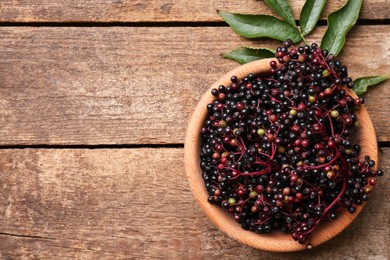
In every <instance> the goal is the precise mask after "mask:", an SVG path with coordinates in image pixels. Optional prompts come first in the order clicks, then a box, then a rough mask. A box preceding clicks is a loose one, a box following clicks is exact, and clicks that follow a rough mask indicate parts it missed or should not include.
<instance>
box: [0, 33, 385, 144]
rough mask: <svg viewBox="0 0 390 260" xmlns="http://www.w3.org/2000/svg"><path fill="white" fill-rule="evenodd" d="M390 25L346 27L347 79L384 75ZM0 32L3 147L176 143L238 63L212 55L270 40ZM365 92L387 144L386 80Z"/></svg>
mask: <svg viewBox="0 0 390 260" xmlns="http://www.w3.org/2000/svg"><path fill="white" fill-rule="evenodd" d="M387 30H388V27H387V26H358V27H356V28H355V29H353V30H352V31H351V32H350V34H349V36H348V37H349V38H348V43H347V45H346V47H345V51H344V52H343V53H342V55H341V59H342V60H344V61H345V63H346V65H348V66H349V70H350V74H351V75H352V76H353V77H357V76H363V75H364V76H368V75H383V74H387V75H389V73H390V72H389V61H390V51H389V45H386V44H383V43H385V42H390V34H389V33H388V32H387ZM323 32H324V28H319V29H317V30H316V32H315V34H314V36H313V38H312V39H313V40H318V38H320V37H321V35H322V34H323ZM0 35H2V37H1V38H0V60H1V62H0V124H1V128H0V145H13V144H18V145H22V144H61V145H62V144H66V145H67V144H74V145H78V144H161V143H183V139H184V134H185V130H186V127H187V123H188V119H189V117H190V115H191V113H192V110H193V107H194V106H195V104H196V102H197V100H198V99H199V97H200V96H201V95H202V94H203V92H204V91H206V89H207V88H208V87H209V86H210V85H211V84H212V83H213V82H214V81H215V80H216V79H218V78H219V77H220V76H222V75H223V74H225V73H226V72H227V71H230V70H231V69H232V68H234V67H236V66H238V64H237V63H236V62H233V61H230V60H226V59H223V58H222V57H221V56H219V53H221V52H227V51H229V50H231V49H233V48H236V47H237V46H239V45H243V44H245V45H257V46H258V45H260V44H261V45H265V46H276V45H277V43H276V42H273V41H268V40H261V41H251V42H250V41H247V40H245V39H243V38H241V37H239V36H237V35H235V34H234V33H233V32H232V31H231V30H230V29H229V28H225V27H131V28H126V27H101V28H94V27H81V28H80V27H50V28H46V27H2V28H0ZM378 39H381V40H378ZM366 97H367V99H366V101H367V102H366V105H367V109H368V111H369V113H370V114H371V116H372V119H373V122H374V126H375V129H376V133H377V136H378V140H379V141H390V132H389V131H388V129H389V128H390V122H389V120H388V115H389V114H390V81H387V82H385V83H384V84H381V85H380V86H378V87H375V88H374V89H372V90H370V92H369V94H367V96H366ZM379 104H380V105H379Z"/></svg>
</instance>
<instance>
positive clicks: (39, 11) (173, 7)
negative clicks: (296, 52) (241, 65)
mask: <svg viewBox="0 0 390 260" xmlns="http://www.w3.org/2000/svg"><path fill="white" fill-rule="evenodd" d="M304 2H305V1H304V0H297V1H292V3H293V4H292V5H293V12H294V15H295V18H296V19H298V18H299V13H300V10H301V9H302V6H303V4H304ZM344 3H345V1H342V0H332V1H328V4H327V6H326V8H325V11H324V14H323V15H322V19H325V18H326V17H327V15H328V14H329V13H330V12H333V11H335V10H337V9H338V8H339V7H341V6H342V5H343V4H344ZM388 6H389V1H388V0H366V1H364V2H363V7H362V11H361V15H360V18H361V19H370V20H371V19H389V18H390V13H389V12H388ZM217 10H224V11H230V12H241V13H265V14H272V12H271V11H270V9H269V8H268V7H267V6H266V4H264V3H263V2H262V1H255V0H199V1H192V2H189V1H187V0H110V1H99V0H85V1H78V0H63V1H60V0H41V1H34V0H24V1H14V0H2V1H1V6H0V21H2V22H80V21H82V22H215V21H221V18H220V17H219V16H218V15H217V12H216V11H217Z"/></svg>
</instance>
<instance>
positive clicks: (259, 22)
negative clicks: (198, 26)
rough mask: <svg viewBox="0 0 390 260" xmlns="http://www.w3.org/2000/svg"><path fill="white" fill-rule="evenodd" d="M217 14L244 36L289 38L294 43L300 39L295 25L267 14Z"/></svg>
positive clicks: (282, 39)
mask: <svg viewBox="0 0 390 260" xmlns="http://www.w3.org/2000/svg"><path fill="white" fill-rule="evenodd" d="M219 15H220V16H221V17H222V18H223V19H224V20H225V22H227V23H228V24H229V25H230V27H231V28H232V29H233V31H235V32H236V33H238V34H239V35H241V36H243V37H246V38H260V37H268V38H272V39H276V40H280V41H285V40H287V39H291V40H292V41H293V42H294V43H296V42H299V41H300V40H301V39H302V38H301V35H300V33H299V31H298V29H297V28H296V27H294V26H292V25H290V24H288V23H286V22H284V21H282V20H279V19H277V18H275V17H272V16H269V15H250V14H231V13H225V12H221V11H220V12H219Z"/></svg>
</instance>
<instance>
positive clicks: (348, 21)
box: [321, 0, 363, 55]
mask: <svg viewBox="0 0 390 260" xmlns="http://www.w3.org/2000/svg"><path fill="white" fill-rule="evenodd" d="M362 1H363V0H348V1H347V3H346V4H345V5H344V6H343V7H341V8H340V9H339V10H337V11H336V12H334V13H331V14H330V15H329V16H328V28H327V29H326V32H325V35H324V37H323V38H322V42H321V48H322V49H326V50H328V51H329V53H332V54H334V55H338V54H339V53H340V51H341V49H342V48H343V46H344V43H345V36H346V35H347V33H348V31H349V30H350V29H351V28H352V27H353V26H354V25H355V23H356V21H357V19H358V18H359V13H360V8H361V7H362Z"/></svg>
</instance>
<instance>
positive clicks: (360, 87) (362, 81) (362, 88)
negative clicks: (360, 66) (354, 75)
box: [352, 76, 389, 95]
mask: <svg viewBox="0 0 390 260" xmlns="http://www.w3.org/2000/svg"><path fill="white" fill-rule="evenodd" d="M388 78H389V77H387V76H371V77H363V78H358V79H355V80H354V81H353V89H352V90H353V91H355V93H356V95H360V94H363V93H364V92H366V91H367V87H371V86H375V85H377V84H379V83H381V82H382V81H385V80H386V79H388Z"/></svg>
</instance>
